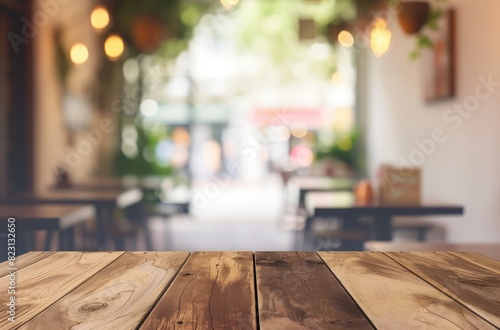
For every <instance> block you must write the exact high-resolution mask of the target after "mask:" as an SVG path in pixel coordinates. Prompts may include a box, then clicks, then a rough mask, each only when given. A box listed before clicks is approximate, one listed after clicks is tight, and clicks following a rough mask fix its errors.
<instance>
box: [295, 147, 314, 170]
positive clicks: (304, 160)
mask: <svg viewBox="0 0 500 330" xmlns="http://www.w3.org/2000/svg"><path fill="white" fill-rule="evenodd" d="M290 160H291V161H292V164H293V165H295V166H298V167H308V166H311V164H312V163H313V160H314V153H313V152H312V150H311V149H310V148H309V147H307V146H305V145H298V146H296V147H295V148H293V149H292V151H291V152H290Z"/></svg>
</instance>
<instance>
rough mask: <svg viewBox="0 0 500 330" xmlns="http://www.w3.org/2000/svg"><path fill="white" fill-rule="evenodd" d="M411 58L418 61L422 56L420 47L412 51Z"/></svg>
mask: <svg viewBox="0 0 500 330" xmlns="http://www.w3.org/2000/svg"><path fill="white" fill-rule="evenodd" d="M409 56H410V60H412V61H416V60H417V59H418V58H419V57H420V51H419V50H418V49H415V50H414V51H412V52H411V53H410V55H409Z"/></svg>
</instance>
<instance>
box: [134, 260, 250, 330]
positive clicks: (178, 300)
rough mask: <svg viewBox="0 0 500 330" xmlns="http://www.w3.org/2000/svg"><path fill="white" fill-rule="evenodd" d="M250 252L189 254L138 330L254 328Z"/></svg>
mask: <svg viewBox="0 0 500 330" xmlns="http://www.w3.org/2000/svg"><path fill="white" fill-rule="evenodd" d="M255 310H256V307H255V292H254V276H253V255H252V253H251V252H193V253H192V254H191V256H190V257H189V259H188V260H187V261H186V263H185V264H184V266H183V267H182V269H181V271H180V272H179V274H178V275H177V277H176V278H175V279H174V281H173V282H172V284H171V285H170V287H169V288H168V289H167V291H166V292H165V294H164V295H163V296H162V297H161V299H160V301H159V302H158V304H157V305H156V307H155V308H154V309H153V311H152V312H151V313H150V315H149V317H148V318H147V319H146V321H145V322H144V323H143V325H142V327H141V329H151V330H156V329H169V330H170V329H256V313H255Z"/></svg>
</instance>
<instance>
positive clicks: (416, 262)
mask: <svg viewBox="0 0 500 330" xmlns="http://www.w3.org/2000/svg"><path fill="white" fill-rule="evenodd" d="M386 254H387V255H388V256H389V257H391V258H392V259H394V260H396V261H397V262H398V263H400V264H401V265H403V266H405V267H406V268H408V269H410V270H411V271H412V272H413V273H415V274H417V275H418V276H420V277H421V278H423V279H424V280H425V281H427V282H428V283H430V284H432V285H433V286H435V287H436V288H438V289H439V290H441V291H443V292H444V293H446V294H447V295H448V296H450V297H452V298H453V299H455V300H456V301H459V302H460V303H462V304H463V305H465V306H467V307H468V308H469V309H471V310H473V311H474V312H475V313H477V314H478V315H480V316H481V317H483V318H484V319H486V320H488V321H489V322H491V323H492V324H494V325H495V326H497V327H500V275H499V274H498V273H496V272H493V271H491V270H489V269H487V268H483V267H480V266H478V265H477V264H475V263H473V262H469V261H467V260H465V259H463V258H460V257H457V256H455V255H453V254H451V253H447V252H407V253H404V254H403V253H395V252H387V253H386Z"/></svg>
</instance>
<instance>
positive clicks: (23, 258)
mask: <svg viewBox="0 0 500 330" xmlns="http://www.w3.org/2000/svg"><path fill="white" fill-rule="evenodd" d="M54 253H55V251H31V252H28V253H25V254H23V255H20V256H18V257H16V260H15V266H14V268H16V269H17V271H20V270H21V269H23V268H24V267H27V266H29V265H31V264H34V263H35V262H38V261H40V260H42V259H44V258H47V257H48V256H50V255H52V254H54ZM7 268H11V266H9V261H4V262H2V263H0V277H4V276H5V275H7V274H8V273H10V272H11V271H10V270H8V269H7Z"/></svg>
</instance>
